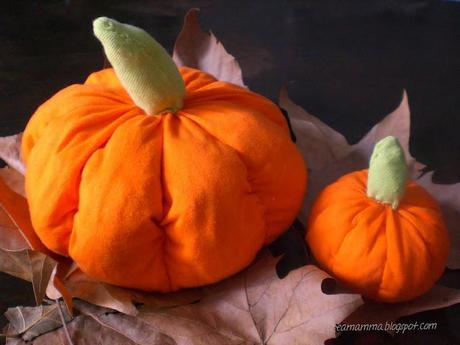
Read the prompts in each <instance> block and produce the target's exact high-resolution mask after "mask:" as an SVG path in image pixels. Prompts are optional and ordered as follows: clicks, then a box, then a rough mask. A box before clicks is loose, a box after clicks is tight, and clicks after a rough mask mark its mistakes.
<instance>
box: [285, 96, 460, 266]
mask: <svg viewBox="0 0 460 345" xmlns="http://www.w3.org/2000/svg"><path fill="white" fill-rule="evenodd" d="M280 105H281V106H282V107H283V108H285V109H286V110H287V111H288V113H289V117H290V118H291V119H292V127H293V130H294V132H295V133H296V135H297V139H298V147H299V149H300V151H301V152H302V154H303V156H304V158H305V160H306V161H307V162H308V166H309V168H310V170H311V172H310V176H309V190H308V193H307V195H306V198H305V201H304V204H303V206H302V211H301V217H300V219H301V221H302V222H304V223H305V222H306V220H307V216H308V214H309V210H310V207H311V204H312V203H313V201H314V199H315V198H316V196H317V195H318V193H319V192H320V191H321V190H322V189H323V188H324V187H326V186H327V185H328V184H330V183H332V182H333V181H335V180H336V179H337V178H339V177H340V176H343V175H345V174H347V173H349V172H352V171H355V170H360V169H365V168H367V166H368V161H369V158H370V155H371V153H372V150H373V147H374V145H375V143H376V142H377V141H379V140H380V139H382V138H384V137H386V136H388V135H393V136H396V137H398V138H399V141H400V143H401V146H402V147H403V149H404V151H405V154H406V160H407V162H408V165H409V168H410V171H411V177H412V178H413V179H415V180H417V179H418V178H419V176H420V171H421V170H422V169H423V167H424V166H423V164H421V163H419V162H417V161H416V160H415V159H414V158H413V157H412V156H411V155H410V152H409V139H410V109H409V101H408V97H407V93H406V92H404V93H403V97H402V100H401V104H400V105H399V106H398V108H396V109H395V110H394V111H393V112H392V113H390V114H389V115H387V116H386V117H385V118H384V119H383V120H382V121H381V122H380V123H378V124H376V125H375V126H374V127H373V128H372V129H371V130H370V131H369V132H368V133H367V134H366V135H365V136H364V138H362V139H361V140H360V141H359V143H357V144H355V145H349V144H348V143H347V142H346V140H345V138H343V136H341V135H340V134H339V133H337V132H336V131H334V130H333V129H332V128H330V127H328V126H327V125H326V124H324V123H323V122H321V121H320V120H319V119H317V118H316V117H314V116H312V115H310V114H308V113H307V112H305V110H303V109H302V108H301V107H299V106H298V105H296V104H294V103H293V102H292V101H291V100H290V99H289V96H288V94H287V91H286V90H285V89H283V90H282V91H281V94H280ZM417 182H418V183H419V184H420V185H421V186H423V187H424V188H425V189H426V190H427V191H428V192H430V194H431V195H432V196H433V197H434V198H436V200H437V201H438V202H439V204H440V206H441V209H442V212H443V216H444V220H445V222H446V226H447V229H448V231H449V233H450V236H451V251H450V257H449V261H448V264H447V266H448V267H449V268H452V269H459V268H460V231H459V230H460V228H459V224H460V196H459V195H460V193H459V192H460V187H459V186H460V184H459V183H457V184H452V185H439V184H435V183H433V182H432V174H431V173H430V174H425V175H424V176H423V177H422V178H420V179H418V181H417Z"/></svg>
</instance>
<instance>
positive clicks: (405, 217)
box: [399, 211, 439, 262]
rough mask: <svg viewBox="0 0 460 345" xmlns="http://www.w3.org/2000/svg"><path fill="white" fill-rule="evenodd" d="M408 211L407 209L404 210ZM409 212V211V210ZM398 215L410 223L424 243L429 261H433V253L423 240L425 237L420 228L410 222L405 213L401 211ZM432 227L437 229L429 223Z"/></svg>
mask: <svg viewBox="0 0 460 345" xmlns="http://www.w3.org/2000/svg"><path fill="white" fill-rule="evenodd" d="M406 212H408V211H406ZM409 213H410V212H409ZM399 214H400V216H401V217H402V218H404V219H405V220H406V221H407V222H408V223H410V225H412V227H413V228H414V230H415V232H416V233H417V235H418V237H419V239H420V240H421V241H422V242H423V244H424V245H425V248H426V249H427V252H428V255H429V256H430V262H433V261H434V260H433V254H432V253H431V251H430V248H431V246H430V245H429V244H428V243H427V241H426V240H425V238H424V237H423V236H422V234H421V233H420V230H419V229H418V227H417V226H416V225H415V224H414V223H413V222H412V220H411V219H409V217H407V215H405V214H404V213H403V212H401V213H399ZM431 225H432V226H433V227H435V228H436V229H437V230H439V229H438V227H437V226H434V225H433V224H431Z"/></svg>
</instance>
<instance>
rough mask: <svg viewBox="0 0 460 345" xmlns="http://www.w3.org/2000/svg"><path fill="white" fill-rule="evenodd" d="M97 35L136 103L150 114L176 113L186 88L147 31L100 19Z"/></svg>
mask: <svg viewBox="0 0 460 345" xmlns="http://www.w3.org/2000/svg"><path fill="white" fill-rule="evenodd" d="M93 30H94V34H95V36H96V37H97V38H98V39H99V41H100V42H101V43H102V45H103V47H104V51H105V54H106V55H107V58H108V60H109V61H110V63H111V64H112V66H113V68H114V70H115V73H116V75H117V77H118V79H119V80H120V82H121V84H122V85H123V87H124V88H125V89H126V91H127V92H128V94H129V95H130V97H131V98H132V99H133V101H134V103H135V104H136V105H137V106H138V107H140V108H142V109H143V110H144V111H145V112H146V113H147V114H149V115H154V114H161V113H163V112H167V111H171V112H175V111H177V110H179V109H180V108H181V107H182V102H183V98H184V95H185V85H184V81H183V79H182V76H181V74H180V73H179V70H178V69H177V67H176V65H175V63H174V61H173V60H172V58H171V57H170V56H169V54H168V53H167V52H166V50H165V49H164V48H163V47H162V46H161V45H160V44H159V43H158V42H157V41H155V40H154V39H153V38H152V37H151V36H150V35H149V34H148V33H147V32H145V31H144V30H142V29H139V28H137V27H135V26H132V25H128V24H122V23H119V22H117V21H116V20H113V19H110V18H106V17H99V18H97V19H96V20H94V22H93Z"/></svg>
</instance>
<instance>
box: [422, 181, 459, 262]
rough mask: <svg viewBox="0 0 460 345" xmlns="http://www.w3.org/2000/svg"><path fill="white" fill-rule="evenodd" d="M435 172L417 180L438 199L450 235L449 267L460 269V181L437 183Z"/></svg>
mask: <svg viewBox="0 0 460 345" xmlns="http://www.w3.org/2000/svg"><path fill="white" fill-rule="evenodd" d="M432 177H433V173H432V172H430V173H427V174H425V175H423V176H422V177H421V178H420V179H419V180H418V181H417V182H418V183H419V184H420V185H421V186H423V187H424V188H425V189H426V190H427V191H428V192H429V193H430V194H431V195H432V196H434V197H435V198H436V200H438V202H439V204H440V206H441V210H442V215H443V218H444V221H445V223H446V227H447V230H448V231H449V235H450V242H451V248H450V254H449V260H448V262H447V267H449V268H451V269H460V183H455V184H449V185H444V184H436V183H433V180H432Z"/></svg>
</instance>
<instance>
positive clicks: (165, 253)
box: [152, 116, 173, 291]
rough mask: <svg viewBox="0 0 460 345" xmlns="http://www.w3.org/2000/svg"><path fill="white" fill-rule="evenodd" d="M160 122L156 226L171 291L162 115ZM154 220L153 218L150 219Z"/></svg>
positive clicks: (168, 200)
mask: <svg viewBox="0 0 460 345" xmlns="http://www.w3.org/2000/svg"><path fill="white" fill-rule="evenodd" d="M160 124H161V149H160V154H161V158H160V181H161V205H162V208H163V210H162V215H161V220H160V221H159V222H158V227H159V228H160V229H162V230H163V243H162V245H161V247H162V249H163V255H162V260H163V266H164V269H165V273H166V279H167V282H168V290H169V291H172V289H173V283H172V279H171V273H170V267H169V261H168V260H167V258H166V257H167V256H168V253H169V250H168V248H169V246H168V243H169V236H168V233H167V231H166V228H167V225H168V223H164V222H163V220H164V219H165V218H166V216H167V214H168V213H169V210H170V209H171V203H172V201H171V196H170V195H169V192H167V188H166V186H167V183H166V181H165V164H164V144H165V141H164V139H165V127H164V117H163V116H161V117H160ZM152 221H154V220H152Z"/></svg>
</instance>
